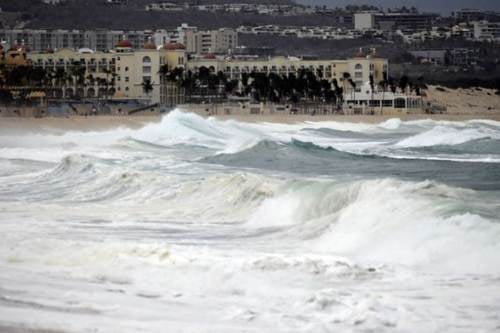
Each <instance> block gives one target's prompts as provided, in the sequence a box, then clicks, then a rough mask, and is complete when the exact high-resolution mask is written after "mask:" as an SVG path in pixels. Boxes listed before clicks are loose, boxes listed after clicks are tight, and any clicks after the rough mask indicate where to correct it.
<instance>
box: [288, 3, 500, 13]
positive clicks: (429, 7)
mask: <svg viewBox="0 0 500 333" xmlns="http://www.w3.org/2000/svg"><path fill="white" fill-rule="evenodd" d="M296 2H298V3H303V4H307V5H327V6H329V7H336V6H338V7H344V6H345V5H348V4H369V5H375V6H382V7H384V8H389V7H401V6H403V5H404V6H407V7H408V6H410V7H411V6H415V7H417V8H418V9H419V10H420V11H433V12H441V13H445V14H447V13H450V12H452V11H454V10H457V9H460V8H477V9H490V10H496V11H500V0H375V1H374V0H296Z"/></svg>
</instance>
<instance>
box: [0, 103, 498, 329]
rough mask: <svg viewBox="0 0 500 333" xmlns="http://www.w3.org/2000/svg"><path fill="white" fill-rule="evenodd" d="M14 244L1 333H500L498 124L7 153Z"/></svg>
mask: <svg viewBox="0 0 500 333" xmlns="http://www.w3.org/2000/svg"><path fill="white" fill-rule="evenodd" d="M312 119H313V118H312ZM0 235H1V236H0V237H1V239H0V331H6V332H9V331H10V330H11V331H13V332H14V331H15V332H22V331H23V330H30V332H37V331H40V332H41V331H43V330H51V331H55V332H218V333H220V332H311V333H312V332H314V333H317V332H493V331H499V330H500V123H499V122H495V121H490V120H472V121H465V122H451V121H435V120H417V121H401V120H400V119H390V120H387V121H385V122H382V123H378V124H366V123H344V122H334V121H331V122H313V121H311V122H305V123H298V124H276V123H243V122H238V121H235V120H227V121H222V120H217V119H213V118H210V119H204V118H201V117H199V116H197V115H195V114H190V113H181V112H178V111H173V112H171V113H170V114H168V115H166V116H164V118H163V119H162V121H161V122H160V123H152V124H149V125H146V126H145V127H143V128H141V129H129V128H116V129H113V130H106V131H98V132H83V131H82V132H78V131H64V130H61V129H53V128H45V129H43V130H42V131H41V132H39V133H32V132H28V131H22V130H19V131H9V132H8V133H7V132H5V133H0Z"/></svg>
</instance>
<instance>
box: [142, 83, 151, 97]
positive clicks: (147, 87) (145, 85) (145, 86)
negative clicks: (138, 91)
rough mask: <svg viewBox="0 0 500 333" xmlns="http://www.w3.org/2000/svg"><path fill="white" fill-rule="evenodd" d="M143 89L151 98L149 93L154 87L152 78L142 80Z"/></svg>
mask: <svg viewBox="0 0 500 333" xmlns="http://www.w3.org/2000/svg"><path fill="white" fill-rule="evenodd" d="M141 85H142V91H143V92H144V93H145V94H146V96H148V98H149V93H151V92H152V91H153V89H154V87H153V84H152V83H151V81H150V80H145V81H144V82H142V84H141Z"/></svg>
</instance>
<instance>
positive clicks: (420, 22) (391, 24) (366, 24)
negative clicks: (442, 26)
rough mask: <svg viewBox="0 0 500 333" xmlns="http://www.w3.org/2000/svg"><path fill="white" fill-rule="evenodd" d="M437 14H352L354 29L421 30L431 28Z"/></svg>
mask: <svg viewBox="0 0 500 333" xmlns="http://www.w3.org/2000/svg"><path fill="white" fill-rule="evenodd" d="M438 17H439V15H437V14H420V13H381V12H364V13H356V14H354V27H355V29H356V30H359V31H363V30H384V31H396V30H404V31H422V30H428V29H431V28H432V26H433V24H434V22H435V21H436V19H437V18H438Z"/></svg>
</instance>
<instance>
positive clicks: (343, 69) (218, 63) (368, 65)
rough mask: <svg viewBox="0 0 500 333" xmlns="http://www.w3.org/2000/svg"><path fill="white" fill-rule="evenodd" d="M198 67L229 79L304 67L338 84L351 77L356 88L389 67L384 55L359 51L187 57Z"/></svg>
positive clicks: (194, 68)
mask: <svg viewBox="0 0 500 333" xmlns="http://www.w3.org/2000/svg"><path fill="white" fill-rule="evenodd" d="M201 67H206V68H208V69H209V70H210V72H211V73H213V74H217V73H218V72H222V73H224V74H225V75H226V77H228V78H229V79H231V80H241V78H242V75H243V73H247V74H250V73H252V72H256V73H267V74H271V73H274V74H278V75H289V74H291V73H293V74H295V75H298V74H299V71H300V70H304V69H307V70H311V71H312V72H313V73H315V74H316V75H317V76H319V77H320V78H322V79H327V80H329V81H332V80H333V79H337V81H338V82H339V84H340V82H341V81H347V80H348V79H351V80H352V81H353V82H354V83H355V85H356V87H357V88H356V89H357V90H360V89H361V86H362V85H363V83H364V82H369V81H370V77H372V78H373V80H374V82H375V83H378V82H380V81H382V80H383V79H384V72H385V73H387V72H388V70H389V63H388V61H387V59H383V58H379V57H377V56H376V55H373V54H369V55H365V54H363V53H362V52H360V53H358V54H357V55H356V56H355V57H353V58H350V59H346V60H306V59H302V58H297V57H273V58H265V59H255V58H243V59H237V58H222V57H221V58H217V57H210V56H207V57H204V58H197V59H196V58H195V59H191V60H190V61H189V62H188V63H187V69H188V70H191V71H192V72H197V71H198V70H199V68H201ZM344 79H345V80H344ZM351 87H352V85H346V89H351Z"/></svg>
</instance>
